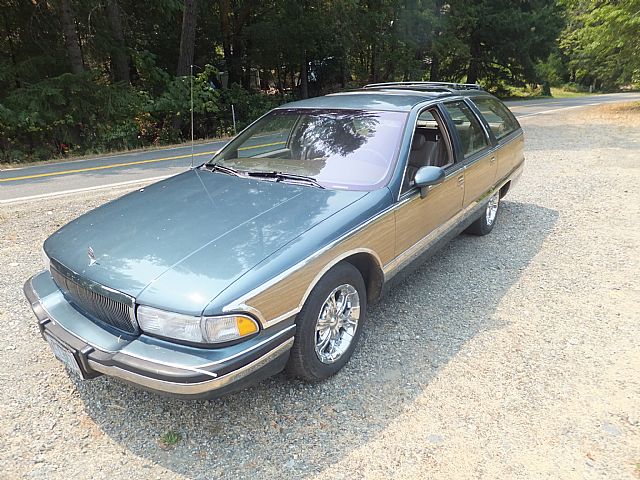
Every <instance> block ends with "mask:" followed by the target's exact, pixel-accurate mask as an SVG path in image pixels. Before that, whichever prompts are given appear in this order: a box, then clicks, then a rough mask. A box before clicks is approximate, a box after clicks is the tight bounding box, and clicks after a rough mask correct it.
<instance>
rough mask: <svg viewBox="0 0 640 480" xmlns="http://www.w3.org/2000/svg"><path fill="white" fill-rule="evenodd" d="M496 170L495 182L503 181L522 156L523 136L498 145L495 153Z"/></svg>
mask: <svg viewBox="0 0 640 480" xmlns="http://www.w3.org/2000/svg"><path fill="white" fill-rule="evenodd" d="M497 155H498V170H497V173H496V180H501V179H503V178H504V177H505V176H506V175H508V174H509V172H511V171H512V170H513V169H514V168H515V167H516V165H518V163H520V160H522V158H523V156H524V136H522V135H520V136H519V137H517V138H515V139H513V140H511V141H510V142H507V143H505V144H504V145H500V147H499V148H498V151H497Z"/></svg>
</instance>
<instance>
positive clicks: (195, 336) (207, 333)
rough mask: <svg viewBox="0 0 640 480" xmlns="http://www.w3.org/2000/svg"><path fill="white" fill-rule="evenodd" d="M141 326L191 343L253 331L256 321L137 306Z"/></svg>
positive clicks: (223, 339) (217, 340) (222, 339)
mask: <svg viewBox="0 0 640 480" xmlns="http://www.w3.org/2000/svg"><path fill="white" fill-rule="evenodd" d="M137 318H138V324H139V325H140V328H141V329H142V330H143V331H145V332H147V333H152V334H155V335H160V336H162V337H168V338H175V339H176V340H186V341H188V342H194V343H223V342H230V341H232V340H238V339H239V338H242V337H246V336H249V335H252V334H254V333H256V332H257V331H258V330H259V327H258V324H257V323H256V321H255V320H254V319H253V318H250V317H246V316H244V315H223V316H220V317H194V316H191V315H182V314H180V313H173V312H167V311H165V310H159V309H157V308H152V307H147V306H145V305H140V306H139V307H138V309H137Z"/></svg>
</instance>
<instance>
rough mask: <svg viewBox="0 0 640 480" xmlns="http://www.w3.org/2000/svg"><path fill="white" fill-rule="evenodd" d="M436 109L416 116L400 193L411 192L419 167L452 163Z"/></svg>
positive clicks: (443, 165)
mask: <svg viewBox="0 0 640 480" xmlns="http://www.w3.org/2000/svg"><path fill="white" fill-rule="evenodd" d="M442 125H443V122H442V120H441V118H440V115H439V114H438V111H437V109H435V108H430V109H428V110H424V111H423V112H421V113H420V115H418V120H417V121H416V128H415V131H414V133H413V140H412V142H411V150H410V152H409V158H408V160H407V167H406V170H405V175H404V180H403V183H402V190H401V193H404V192H407V191H409V190H411V189H412V188H413V186H414V178H415V175H416V172H417V171H418V170H419V169H420V167H424V166H429V165H431V166H435V167H443V168H444V167H447V166H449V165H451V164H452V163H453V157H452V155H451V149H450V147H449V139H448V137H446V136H445V135H446V133H445V132H446V130H445V129H444V128H443V126H442Z"/></svg>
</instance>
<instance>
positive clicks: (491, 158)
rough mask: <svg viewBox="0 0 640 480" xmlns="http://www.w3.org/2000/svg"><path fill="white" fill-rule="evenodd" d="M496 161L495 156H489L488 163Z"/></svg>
mask: <svg viewBox="0 0 640 480" xmlns="http://www.w3.org/2000/svg"><path fill="white" fill-rule="evenodd" d="M495 161H496V156H495V155H491V157H490V158H489V162H490V163H494V162H495Z"/></svg>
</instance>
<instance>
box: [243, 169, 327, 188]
mask: <svg viewBox="0 0 640 480" xmlns="http://www.w3.org/2000/svg"><path fill="white" fill-rule="evenodd" d="M247 175H248V176H250V177H260V178H273V179H274V180H275V181H276V182H286V181H287V180H290V181H291V182H294V183H304V184H307V185H311V186H313V187H317V188H322V189H323V190H324V188H325V187H323V186H322V185H321V184H320V183H319V182H318V181H317V180H316V179H315V178H313V177H308V176H306V175H296V174H294V173H284V172H247Z"/></svg>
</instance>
